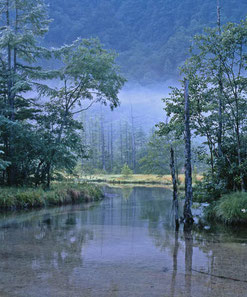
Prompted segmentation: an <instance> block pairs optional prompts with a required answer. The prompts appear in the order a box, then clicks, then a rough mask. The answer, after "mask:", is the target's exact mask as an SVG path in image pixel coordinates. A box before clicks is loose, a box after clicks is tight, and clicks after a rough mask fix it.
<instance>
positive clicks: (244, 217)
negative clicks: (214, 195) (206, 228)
mask: <svg viewBox="0 0 247 297" xmlns="http://www.w3.org/2000/svg"><path fill="white" fill-rule="evenodd" d="M206 217H207V218H208V219H214V220H217V221H221V222H224V223H225V224H232V225H234V224H247V193H240V192H236V193H231V194H226V195H223V196H222V198H220V200H218V201H217V202H215V203H213V204H211V206H210V207H208V208H207V210H206Z"/></svg>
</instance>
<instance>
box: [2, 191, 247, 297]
mask: <svg viewBox="0 0 247 297" xmlns="http://www.w3.org/2000/svg"><path fill="white" fill-rule="evenodd" d="M104 190H105V193H106V198H105V199H104V200H103V201H101V202H99V203H96V204H94V205H90V204H87V205H85V204H84V205H73V206H66V207H60V208H51V209H43V210H38V211H31V212H30V211H29V212H20V213H17V214H3V215H1V216H0V297H17V296H18V297H46V296H47V297H57V296H59V297H63V296H64V297H79V296H83V297H96V296H97V297H110V296H111V297H132V296H133V297H139V296H140V297H152V296H154V297H156V296H157V297H175V296H176V297H178V296H185V297H190V296H191V297H192V296H195V297H200V296H202V297H207V296H208V297H209V296H210V297H213V296H217V297H220V296H224V297H226V296H231V297H232V296H234V297H237V296H241V297H242V296H247V229H246V228H242V229H240V228H235V229H233V228H229V227H223V226H220V225H218V226H217V225H214V226H206V227H202V228H198V227H196V228H195V229H194V230H193V231H192V232H191V233H184V232H183V228H182V226H181V230H180V231H179V232H175V231H174V225H173V223H172V222H173V219H172V201H171V200H172V193H171V191H170V190H169V189H166V188H161V187H133V188H131V187H123V188H113V187H105V188H104Z"/></svg>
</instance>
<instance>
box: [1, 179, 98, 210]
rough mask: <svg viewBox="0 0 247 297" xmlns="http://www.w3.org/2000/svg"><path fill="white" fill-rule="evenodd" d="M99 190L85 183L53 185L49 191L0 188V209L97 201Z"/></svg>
mask: <svg viewBox="0 0 247 297" xmlns="http://www.w3.org/2000/svg"><path fill="white" fill-rule="evenodd" d="M102 197H103V194H102V192H101V190H100V189H99V188H98V187H97V186H95V185H91V184H87V183H78V184H73V183H54V184H53V185H52V186H51V189H49V190H43V189H42V188H8V187H5V188H1V192H0V209H1V210H11V209H27V208H39V207H46V206H55V205H66V204H76V203H81V202H90V201H98V200H100V199H101V198H102Z"/></svg>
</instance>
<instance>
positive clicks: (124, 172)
mask: <svg viewBox="0 0 247 297" xmlns="http://www.w3.org/2000/svg"><path fill="white" fill-rule="evenodd" d="M121 174H122V175H123V176H124V177H126V178H128V177H130V176H131V175H132V174H133V171H132V170H131V169H130V168H129V166H128V164H127V163H125V164H124V166H123V168H122V170H121Z"/></svg>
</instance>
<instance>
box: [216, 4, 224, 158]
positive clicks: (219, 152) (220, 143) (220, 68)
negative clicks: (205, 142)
mask: <svg viewBox="0 0 247 297" xmlns="http://www.w3.org/2000/svg"><path fill="white" fill-rule="evenodd" d="M217 25H218V33H219V36H221V19H220V1H219V0H218V1H217ZM219 62H220V66H219V72H218V84H219V94H218V97H219V98H218V155H219V158H221V157H222V129H223V123H222V122H223V121H222V106H223V103H222V99H223V82H222V57H221V55H220V61H219Z"/></svg>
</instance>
